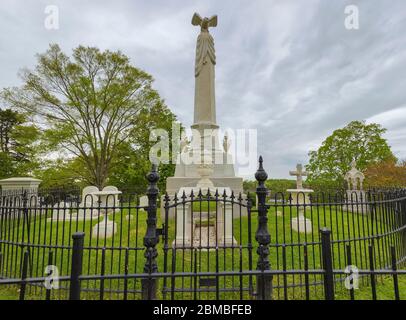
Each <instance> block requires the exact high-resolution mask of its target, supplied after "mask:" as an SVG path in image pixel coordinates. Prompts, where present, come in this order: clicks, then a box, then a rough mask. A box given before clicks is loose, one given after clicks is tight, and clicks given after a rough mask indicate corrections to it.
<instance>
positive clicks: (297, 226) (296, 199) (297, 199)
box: [286, 164, 314, 233]
mask: <svg viewBox="0 0 406 320" xmlns="http://www.w3.org/2000/svg"><path fill="white" fill-rule="evenodd" d="M289 174H290V175H291V176H296V189H288V190H286V191H287V192H288V193H290V195H291V197H292V205H294V206H297V208H298V216H297V217H295V218H292V221H291V223H292V229H293V230H295V231H297V232H305V233H311V232H312V222H311V220H310V219H307V218H305V216H304V211H305V205H310V198H309V194H310V193H312V192H314V191H313V190H311V189H304V188H303V176H307V174H308V173H307V172H306V171H303V167H302V165H301V164H297V166H296V171H289Z"/></svg>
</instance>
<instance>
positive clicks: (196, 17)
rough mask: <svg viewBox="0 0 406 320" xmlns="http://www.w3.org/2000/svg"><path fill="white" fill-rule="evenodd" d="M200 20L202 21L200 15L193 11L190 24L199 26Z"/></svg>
mask: <svg viewBox="0 0 406 320" xmlns="http://www.w3.org/2000/svg"><path fill="white" fill-rule="evenodd" d="M202 21H203V19H202V17H201V16H200V15H199V14H198V13H196V12H195V14H194V15H193V17H192V24H193V25H194V26H200V25H201V24H202Z"/></svg>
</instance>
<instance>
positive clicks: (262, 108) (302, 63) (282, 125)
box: [0, 0, 406, 178]
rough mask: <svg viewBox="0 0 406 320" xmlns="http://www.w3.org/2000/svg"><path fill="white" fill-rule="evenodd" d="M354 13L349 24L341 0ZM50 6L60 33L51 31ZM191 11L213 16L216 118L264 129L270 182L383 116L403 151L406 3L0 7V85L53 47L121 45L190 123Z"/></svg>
mask: <svg viewBox="0 0 406 320" xmlns="http://www.w3.org/2000/svg"><path fill="white" fill-rule="evenodd" d="M352 4H354V5H357V6H358V8H359V29H358V30H348V29H346V28H345V25H344V20H345V18H346V16H347V15H346V14H345V13H344V9H345V7H346V5H352ZM47 5H57V6H58V8H59V24H60V25H59V29H58V30H47V29H46V28H45V26H44V20H45V18H46V16H47V14H46V13H45V12H44V10H45V8H46V6H47ZM194 12H199V13H200V14H201V15H202V16H211V15H213V14H217V15H218V27H217V28H213V29H211V33H212V35H213V37H214V39H215V45H216V53H217V65H216V98H217V100H216V101H217V121H218V123H219V124H220V125H221V126H222V127H231V128H236V129H237V128H252V129H255V128H256V129H258V152H259V153H260V154H262V155H263V156H264V161H265V167H266V170H267V171H268V175H269V176H270V177H272V178H276V177H288V171H289V170H290V169H293V168H294V167H295V165H296V163H297V162H303V163H304V164H305V163H306V162H307V161H308V156H307V153H308V151H309V150H311V149H317V148H318V146H319V145H320V143H321V142H322V141H323V140H324V139H325V138H326V137H327V136H328V135H329V134H331V133H332V131H333V130H334V129H337V128H340V127H343V126H345V125H346V124H347V123H349V122H350V121H352V120H366V121H368V122H372V121H373V122H377V123H380V124H382V125H383V126H384V127H385V128H387V129H388V132H387V134H386V138H387V139H388V142H389V144H390V145H391V147H392V150H393V152H394V153H395V155H396V156H398V157H399V158H406V2H405V1H404V0H391V1H385V0H365V1H357V0H352V1H339V0H336V1H331V0H321V1H318V0H306V1H302V0H294V1H293V0H291V1H290V0H283V1H282V0H278V1H276V0H275V1H271V0H263V1H259V0H253V1H238V0H222V1H218V0H216V1H208V0H205V1H190V0H171V1H167V0H153V1H135V0H121V1H120V0H118V1H100V0H97V1H96V0H80V1H77V0H69V1H68V0H64V1H55V0H54V1H52V0H47V1H39V0H37V1H23V0H1V2H0V87H9V86H16V85H19V84H20V80H19V78H18V71H19V70H20V69H21V68H22V67H28V68H32V67H33V66H34V65H35V54H36V53H40V52H44V51H45V50H46V49H47V47H48V45H49V43H58V44H59V45H60V46H61V47H62V49H63V50H64V51H66V52H69V53H70V52H71V49H72V48H74V47H76V46H78V45H79V44H81V45H87V46H97V47H99V48H101V49H111V50H121V51H122V52H123V53H125V54H126V55H128V56H129V57H130V58H131V61H132V63H133V64H134V65H136V66H137V67H140V68H142V69H144V70H145V71H147V72H148V73H150V74H152V75H153V77H154V78H155V88H156V89H157V90H158V91H159V92H160V94H161V96H162V97H163V98H164V99H165V100H166V103H167V104H168V106H169V107H170V108H171V109H172V110H173V112H174V113H175V114H176V115H177V116H178V118H179V120H180V121H182V123H183V124H184V125H186V126H189V125H190V124H191V123H192V121H193V112H192V110H193V99H194V55H195V43H196V37H197V35H198V33H199V29H198V28H196V27H193V26H192V25H191V23H190V21H191V17H192V15H193V13H194Z"/></svg>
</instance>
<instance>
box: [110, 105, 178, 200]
mask: <svg viewBox="0 0 406 320" xmlns="http://www.w3.org/2000/svg"><path fill="white" fill-rule="evenodd" d="M138 119H139V120H138V121H137V123H136V124H135V126H134V130H133V131H132V134H131V136H130V137H129V138H128V140H127V141H126V143H124V144H122V145H121V146H120V148H118V149H117V153H118V157H117V158H118V161H116V162H115V163H114V165H113V167H112V170H111V174H110V177H109V183H110V184H113V185H115V186H117V187H118V188H121V189H120V190H125V189H127V190H128V191H131V192H136V193H138V194H141V193H144V192H145V191H146V188H147V181H146V179H145V175H146V174H147V173H148V172H149V171H150V170H151V163H150V160H149V150H150V149H151V147H152V146H153V145H154V144H155V143H156V141H150V133H151V130H153V129H157V128H160V129H164V130H166V131H167V132H168V133H170V132H171V130H172V124H173V122H175V121H176V117H175V115H174V114H173V113H172V112H171V111H170V110H169V109H168V108H167V107H166V106H165V105H164V104H163V103H157V104H156V105H155V106H153V107H152V108H151V109H149V110H142V111H141V112H140V114H139V116H138ZM181 129H183V128H181ZM170 143H171V141H170ZM170 150H172V148H170ZM170 157H171V154H170ZM158 170H159V174H160V179H159V182H158V187H159V189H160V190H161V191H165V184H166V178H167V177H170V176H173V174H174V171H175V165H174V164H172V163H169V164H160V165H159V168H158Z"/></svg>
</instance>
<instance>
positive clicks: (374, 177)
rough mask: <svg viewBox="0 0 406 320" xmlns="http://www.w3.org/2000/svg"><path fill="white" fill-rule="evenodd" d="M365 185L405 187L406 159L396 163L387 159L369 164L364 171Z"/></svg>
mask: <svg viewBox="0 0 406 320" xmlns="http://www.w3.org/2000/svg"><path fill="white" fill-rule="evenodd" d="M364 174H365V185H366V186H368V187H378V188H388V187H390V188H393V187H406V161H400V162H399V163H397V162H396V161H395V160H394V159H388V160H386V161H381V162H378V163H373V164H371V165H369V166H368V167H367V168H366V170H365V172H364Z"/></svg>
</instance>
